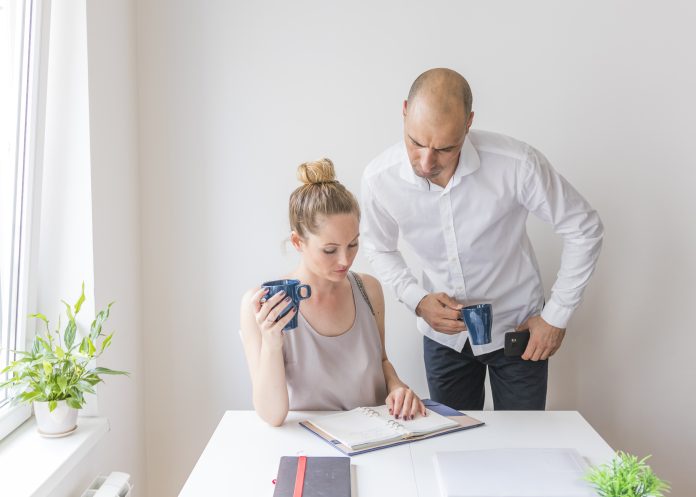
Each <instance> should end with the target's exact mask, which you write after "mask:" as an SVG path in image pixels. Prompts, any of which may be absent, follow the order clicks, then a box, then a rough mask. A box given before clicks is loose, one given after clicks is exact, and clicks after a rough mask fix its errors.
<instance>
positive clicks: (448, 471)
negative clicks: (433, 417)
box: [435, 449, 597, 497]
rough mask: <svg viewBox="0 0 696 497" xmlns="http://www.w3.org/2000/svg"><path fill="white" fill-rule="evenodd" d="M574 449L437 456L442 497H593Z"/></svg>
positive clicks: (475, 451)
mask: <svg viewBox="0 0 696 497" xmlns="http://www.w3.org/2000/svg"><path fill="white" fill-rule="evenodd" d="M587 467H588V466H587V464H586V463H585V461H584V460H583V459H582V457H581V456H580V454H579V453H578V451H577V450H575V449H489V450H463V451H454V452H438V453H436V454H435V469H436V473H437V477H438V481H439V484H440V492H441V495H442V497H493V496H496V497H596V495H597V494H596V493H595V492H594V491H593V490H592V487H591V486H590V485H589V483H587V482H586V481H585V480H584V479H583V476H584V475H585V473H586V471H587Z"/></svg>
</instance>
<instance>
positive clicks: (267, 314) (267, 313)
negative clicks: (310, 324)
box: [251, 288, 297, 347]
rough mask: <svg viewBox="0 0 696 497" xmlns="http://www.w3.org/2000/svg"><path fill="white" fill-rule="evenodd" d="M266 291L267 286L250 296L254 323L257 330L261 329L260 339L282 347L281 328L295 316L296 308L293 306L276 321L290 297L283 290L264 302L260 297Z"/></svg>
mask: <svg viewBox="0 0 696 497" xmlns="http://www.w3.org/2000/svg"><path fill="white" fill-rule="evenodd" d="M266 293H268V289H267V288H260V289H259V290H258V291H257V292H256V293H255V294H254V296H253V297H252V298H251V301H252V303H253V305H254V316H255V318H256V324H257V326H258V327H259V330H261V339H262V340H263V341H264V342H265V343H267V344H269V345H273V346H277V347H282V346H283V328H284V327H285V325H286V324H288V323H289V322H290V320H291V319H292V318H293V317H294V316H295V313H296V312H297V309H296V308H295V307H293V308H292V309H290V311H288V312H287V314H285V316H283V317H282V318H280V319H278V321H276V319H277V318H278V316H279V315H280V313H281V312H283V310H284V309H285V308H286V307H287V306H288V304H289V303H290V297H288V296H286V295H285V292H283V291H280V292H278V293H276V294H275V295H273V296H272V297H271V298H269V299H268V300H266V301H265V302H261V299H262V298H263V296H264V295H266Z"/></svg>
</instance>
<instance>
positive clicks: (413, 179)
mask: <svg viewBox="0 0 696 497" xmlns="http://www.w3.org/2000/svg"><path fill="white" fill-rule="evenodd" d="M401 145H402V147H401V152H402V154H403V160H402V161H401V169H400V171H399V175H400V176H401V177H402V178H403V179H405V180H406V181H408V182H409V183H412V184H413V185H415V186H417V187H418V188H419V189H421V190H432V189H433V188H436V189H440V187H438V186H437V185H431V184H430V182H429V181H428V180H426V179H425V178H421V177H420V176H417V175H416V173H414V172H413V167H412V166H411V161H410V160H409V158H408V154H407V153H406V143H405V142H402V143H401ZM479 167H481V161H480V159H479V154H478V152H477V151H476V149H475V148H474V145H473V144H472V143H471V140H470V139H469V136H468V135H467V137H466V138H465V139H464V145H462V151H461V153H460V154H459V162H458V163H457V169H455V170H454V176H452V179H450V181H449V183H448V184H447V185H446V186H445V188H443V189H442V190H447V189H448V188H453V187H455V186H457V185H458V184H459V182H460V181H461V180H462V178H463V177H464V176H466V175H468V174H471V173H473V172H474V171H476V170H477V169H478V168H479Z"/></svg>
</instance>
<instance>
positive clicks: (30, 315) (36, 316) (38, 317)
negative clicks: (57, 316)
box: [29, 312, 48, 325]
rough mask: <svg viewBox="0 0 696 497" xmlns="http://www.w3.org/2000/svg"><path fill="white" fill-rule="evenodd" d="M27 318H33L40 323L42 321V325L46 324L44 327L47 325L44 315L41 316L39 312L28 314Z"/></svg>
mask: <svg viewBox="0 0 696 497" xmlns="http://www.w3.org/2000/svg"><path fill="white" fill-rule="evenodd" d="M29 317H30V318H35V319H40V320H41V321H43V322H44V323H46V325H48V319H47V318H46V316H44V315H43V314H41V313H40V312H37V313H36V314H29Z"/></svg>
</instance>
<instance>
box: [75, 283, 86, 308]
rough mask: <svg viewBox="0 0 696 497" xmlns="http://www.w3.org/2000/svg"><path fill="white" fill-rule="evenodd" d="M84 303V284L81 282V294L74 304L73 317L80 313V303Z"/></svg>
mask: <svg viewBox="0 0 696 497" xmlns="http://www.w3.org/2000/svg"><path fill="white" fill-rule="evenodd" d="M84 301H85V282H84V281H83V282H82V293H81V294H80V298H79V299H77V302H75V316H77V313H78V312H80V309H81V308H82V303H83V302H84Z"/></svg>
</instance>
